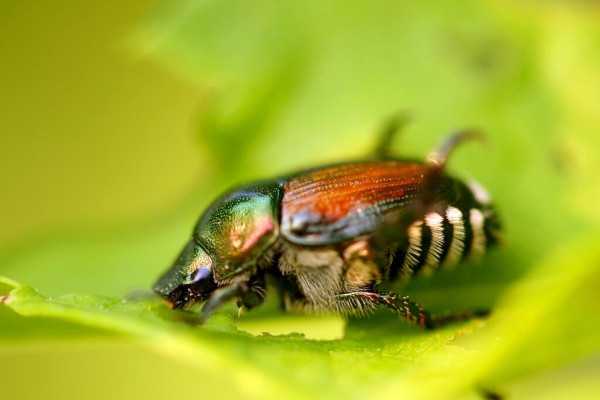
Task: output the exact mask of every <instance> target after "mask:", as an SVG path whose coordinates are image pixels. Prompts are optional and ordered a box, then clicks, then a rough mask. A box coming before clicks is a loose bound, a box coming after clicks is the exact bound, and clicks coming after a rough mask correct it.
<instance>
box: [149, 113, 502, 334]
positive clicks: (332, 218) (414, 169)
mask: <svg viewBox="0 0 600 400" xmlns="http://www.w3.org/2000/svg"><path fill="white" fill-rule="evenodd" d="M403 122H404V120H403V119H402V118H396V119H394V120H393V122H392V123H391V124H390V125H389V126H388V128H387V129H386V130H385V131H384V134H383V135H382V138H381V140H380V143H379V145H378V146H377V149H376V152H375V155H374V156H372V157H370V158H368V159H365V160H361V161H355V162H345V163H340V164H335V165H330V166H325V167H319V168H313V169H309V170H305V171H302V172H299V173H295V174H291V175H287V176H284V177H280V178H275V179H272V180H266V181H261V182H256V183H252V184H249V185H246V186H243V187H239V188H237V189H234V190H232V191H230V192H228V193H226V194H224V195H223V196H221V197H220V198H219V199H217V200H216V201H215V202H214V203H212V205H211V206H210V207H209V208H208V209H207V210H206V211H205V212H204V214H203V215H202V216H201V218H200V220H199V221H198V223H197V225H196V227H195V228H194V231H193V234H192V238H191V240H190V241H189V242H188V243H187V245H186V246H185V247H184V249H183V251H182V252H181V254H180V255H179V257H178V258H177V260H176V261H175V263H174V264H173V266H172V267H171V268H170V269H169V270H168V271H167V272H166V273H165V274H164V275H163V276H162V277H161V278H160V279H159V280H158V282H157V283H156V284H155V286H154V290H155V291H156V292H157V293H158V294H160V295H161V296H162V297H164V298H165V300H166V301H167V302H168V303H169V304H170V306H171V307H172V308H188V307H191V306H192V305H194V304H195V303H197V302H203V301H205V304H204V307H203V308H202V319H203V320H204V319H205V318H207V317H208V316H210V315H211V313H212V312H213V311H214V310H215V309H216V308H217V307H219V306H220V305H222V304H223V303H225V302H228V301H230V300H232V299H233V300H235V301H236V302H237V305H238V307H240V308H243V309H250V308H253V307H256V306H257V305H259V304H261V303H262V302H263V300H264V296H265V291H266V283H265V277H266V276H271V277H274V281H275V282H276V284H277V286H278V288H279V291H280V294H281V299H282V304H283V306H284V308H285V309H287V310H310V311H317V312H339V313H362V312H364V311H366V310H369V309H373V308H374V307H377V306H379V305H384V306H387V307H389V308H391V309H392V310H393V311H395V312H397V313H398V314H399V315H400V316H402V317H404V318H406V319H407V320H409V321H411V322H414V323H417V324H419V325H420V326H422V327H424V328H434V327H436V326H439V325H441V324H442V323H445V322H448V321H452V320H457V319H461V318H466V317H470V316H473V315H478V313H476V312H463V313H457V314H453V315H452V316H446V317H438V318H434V317H432V316H431V315H430V314H429V313H428V312H426V311H425V310H424V309H423V308H421V307H420V306H419V305H418V304H416V303H414V302H412V301H411V300H410V299H409V298H408V297H407V296H399V295H396V294H394V293H391V292H390V293H385V292H380V291H378V287H379V285H380V284H381V283H382V282H388V281H392V280H395V279H402V278H404V279H406V278H408V277H410V276H411V275H414V274H416V273H421V274H431V273H433V272H434V271H435V270H436V269H438V268H440V267H451V266H453V265H455V264H457V263H458V262H459V261H460V260H461V259H464V258H467V257H472V258H480V257H481V256H482V255H483V253H484V252H485V251H486V248H487V247H488V246H490V245H493V244H494V243H496V242H497V241H498V239H499V230H500V224H499V221H498V217H497V214H496V212H495V209H494V208H493V206H492V204H491V202H490V198H489V196H488V195H487V192H486V191H485V190H484V189H483V188H482V187H480V186H479V185H478V184H476V183H474V182H468V183H464V182H462V181H461V180H459V179H456V178H453V177H451V176H450V175H448V174H447V173H446V171H445V168H444V166H445V164H446V160H447V158H448V156H449V155H450V153H451V152H452V150H453V149H454V148H455V146H456V145H457V144H458V143H460V142H462V141H464V140H467V139H471V138H475V137H478V136H479V134H478V133H477V132H476V131H473V130H465V131H461V132H458V133H456V134H454V135H451V136H448V137H446V138H445V139H443V140H442V141H441V142H440V144H439V145H438V146H437V148H436V149H435V150H434V151H433V152H431V153H430V155H429V156H428V157H427V159H426V160H425V161H418V160H412V159H405V158H397V157H394V156H393V155H392V154H391V151H390V147H391V146H390V144H391V141H392V138H393V136H394V134H395V132H397V131H398V128H399V126H400V125H402V124H403Z"/></svg>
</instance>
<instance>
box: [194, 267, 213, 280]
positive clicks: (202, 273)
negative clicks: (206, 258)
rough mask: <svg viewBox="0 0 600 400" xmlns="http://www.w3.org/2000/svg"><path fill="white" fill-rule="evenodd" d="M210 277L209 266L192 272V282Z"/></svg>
mask: <svg viewBox="0 0 600 400" xmlns="http://www.w3.org/2000/svg"><path fill="white" fill-rule="evenodd" d="M209 277H210V268H207V267H202V268H199V269H198V270H197V271H196V272H194V273H193V274H192V282H193V283H196V282H199V281H201V280H205V279H208V278H209Z"/></svg>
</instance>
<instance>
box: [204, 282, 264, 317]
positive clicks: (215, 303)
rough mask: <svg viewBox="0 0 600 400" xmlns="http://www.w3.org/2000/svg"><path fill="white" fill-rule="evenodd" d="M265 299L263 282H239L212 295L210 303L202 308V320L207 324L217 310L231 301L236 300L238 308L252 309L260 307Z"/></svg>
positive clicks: (209, 299)
mask: <svg viewBox="0 0 600 400" xmlns="http://www.w3.org/2000/svg"><path fill="white" fill-rule="evenodd" d="M264 297H265V288H264V281H262V280H257V281H253V282H250V283H248V282H237V283H233V284H231V285H229V286H224V287H221V288H219V289H217V290H215V291H214V292H213V293H212V294H211V295H210V297H209V298H208V301H207V302H206V303H205V304H204V307H202V315H201V316H200V320H201V321H202V322H205V321H206V320H207V319H208V318H209V317H210V316H211V315H212V313H213V312H214V311H215V310H216V309H217V308H219V307H220V306H221V305H223V304H225V303H227V302H228V301H230V300H233V299H236V300H237V303H238V306H243V307H246V308H248V309H250V308H253V307H256V306H258V305H260V304H261V303H262V302H263V301H264Z"/></svg>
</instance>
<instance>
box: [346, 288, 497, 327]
mask: <svg viewBox="0 0 600 400" xmlns="http://www.w3.org/2000/svg"><path fill="white" fill-rule="evenodd" d="M340 298H341V299H342V300H343V299H346V300H351V301H354V302H360V304H371V305H372V306H378V305H383V306H386V307H388V308H389V309H391V310H392V311H394V312H395V313H397V314H398V315H399V316H400V317H401V318H403V319H406V320H407V321H408V322H410V323H413V324H416V325H419V326H420V327H421V328H424V329H437V328H440V327H442V326H444V325H446V324H449V323H452V322H456V321H462V320H467V319H472V318H476V317H484V316H487V315H488V314H489V311H487V310H474V311H464V312H458V313H453V314H444V315H441V316H432V315H431V314H430V313H429V312H428V311H426V310H425V309H424V308H423V307H421V306H420V305H419V304H417V303H415V302H414V301H412V300H410V298H409V297H408V296H401V295H397V294H395V293H392V292H389V293H385V292H377V291H364V292H354V293H345V294H343V295H340Z"/></svg>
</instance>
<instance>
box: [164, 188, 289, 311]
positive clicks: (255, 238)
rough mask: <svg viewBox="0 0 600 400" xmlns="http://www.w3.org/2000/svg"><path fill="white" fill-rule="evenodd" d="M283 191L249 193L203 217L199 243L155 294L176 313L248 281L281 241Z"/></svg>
mask: <svg viewBox="0 0 600 400" xmlns="http://www.w3.org/2000/svg"><path fill="white" fill-rule="evenodd" d="M280 197H281V188H280V186H279V185H278V184H277V183H275V182H268V183H258V184H255V185H252V186H247V187H243V188H240V189H237V190H234V191H232V192H229V193H227V194H226V195H224V196H222V197H221V198H219V199H218V200H217V201H215V202H214V203H213V204H212V205H211V206H210V207H209V208H208V210H206V212H205V213H204V214H203V215H202V217H201V218H200V220H199V221H198V224H197V225H196V227H195V228H194V232H193V238H192V240H191V241H190V242H189V243H188V244H187V245H186V247H185V248H184V249H183V251H182V252H181V254H180V256H179V258H178V259H177V260H176V261H175V263H174V265H173V266H172V267H171V269H169V270H168V271H167V273H166V274H164V275H163V276H162V277H161V278H160V279H159V281H158V282H157V283H156V285H155V287H154V290H155V291H156V292H157V293H159V294H160V295H162V296H163V297H165V298H166V299H167V301H169V303H170V304H171V305H172V307H173V308H182V307H188V306H191V305H193V304H194V303H195V302H198V301H204V300H206V299H207V297H208V296H209V295H210V294H211V293H212V292H213V291H214V290H215V289H217V288H218V287H219V286H224V285H228V284H231V283H233V282H242V281H248V280H249V279H250V276H251V274H252V273H253V270H254V267H255V266H256V265H257V262H258V261H259V260H260V258H261V257H262V256H263V255H264V253H265V251H266V250H267V249H268V248H269V247H270V246H271V245H272V244H273V243H274V242H275V241H276V239H277V237H278V235H279V223H278V215H279V199H280Z"/></svg>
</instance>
